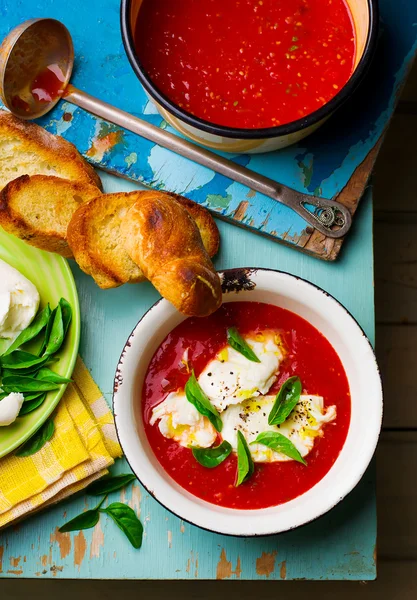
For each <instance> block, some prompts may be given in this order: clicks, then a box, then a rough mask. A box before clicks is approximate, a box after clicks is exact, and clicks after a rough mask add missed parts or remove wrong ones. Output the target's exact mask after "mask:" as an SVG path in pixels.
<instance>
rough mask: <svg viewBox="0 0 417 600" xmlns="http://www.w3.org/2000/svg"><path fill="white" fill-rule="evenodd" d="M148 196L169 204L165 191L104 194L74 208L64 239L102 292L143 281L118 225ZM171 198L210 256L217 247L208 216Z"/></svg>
mask: <svg viewBox="0 0 417 600" xmlns="http://www.w3.org/2000/svg"><path fill="white" fill-rule="evenodd" d="M149 194H151V195H153V194H158V197H160V198H162V201H166V202H170V201H171V195H170V194H167V193H165V192H154V191H137V192H128V193H122V192H121V193H116V194H104V195H102V196H101V197H98V198H95V199H93V200H92V201H91V202H89V203H88V204H86V205H84V206H81V207H80V208H79V209H77V210H76V212H75V213H74V215H73V217H72V219H71V221H70V223H69V225H68V231H67V239H68V244H69V246H70V248H71V250H72V252H73V254H74V257H75V260H76V261H77V263H78V264H79V266H80V267H81V269H82V270H83V271H84V272H85V273H88V274H89V275H91V276H92V277H93V278H94V280H95V281H96V283H97V285H99V286H100V287H101V288H103V289H108V288H113V287H117V286H119V285H122V284H123V283H138V282H140V281H144V280H145V276H144V275H143V273H142V270H141V269H140V267H139V266H138V265H137V264H136V263H135V262H134V261H133V260H132V259H131V258H130V256H129V254H128V253H127V251H126V244H125V239H124V234H123V233H122V231H121V225H122V222H123V219H124V218H125V216H126V214H127V212H128V210H129V209H130V208H131V207H132V206H133V204H135V202H141V201H145V200H146V198H147V197H148V195H149ZM175 198H176V200H177V201H178V202H180V203H182V204H183V205H184V207H185V208H186V210H187V211H188V212H189V213H190V214H191V215H192V216H193V218H194V219H195V220H196V222H197V226H198V227H199V228H200V233H201V234H202V237H203V243H204V246H205V248H206V249H207V251H208V253H209V254H210V255H211V256H212V255H214V254H215V253H216V252H217V250H218V247H219V231H218V229H217V226H216V224H215V222H214V220H213V218H212V216H211V215H210V213H209V212H208V211H207V210H206V209H205V208H203V207H201V206H199V205H198V204H196V203H195V202H192V201H191V200H187V199H186V198H183V197H182V196H177V195H175Z"/></svg>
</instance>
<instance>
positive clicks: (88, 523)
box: [59, 508, 100, 533]
mask: <svg viewBox="0 0 417 600" xmlns="http://www.w3.org/2000/svg"><path fill="white" fill-rule="evenodd" d="M99 519H100V513H99V511H98V510H96V509H95V508H93V509H91V510H86V511H85V512H83V513H81V514H80V515H78V516H77V517H75V518H74V519H71V521H68V523H65V525H63V526H62V527H60V528H59V531H60V532H61V533H67V532H68V531H80V530H81V529H91V528H92V527H95V526H96V525H97V523H98V521H99Z"/></svg>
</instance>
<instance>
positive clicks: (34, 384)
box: [1, 375, 59, 394]
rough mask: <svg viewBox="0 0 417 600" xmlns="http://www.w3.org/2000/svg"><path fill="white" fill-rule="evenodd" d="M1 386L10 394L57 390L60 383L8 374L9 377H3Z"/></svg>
mask: <svg viewBox="0 0 417 600" xmlns="http://www.w3.org/2000/svg"><path fill="white" fill-rule="evenodd" d="M1 387H2V388H3V390H4V391H5V392H8V393H9V394H10V392H49V391H50V390H57V389H58V388H59V384H58V383H53V382H50V381H42V380H38V379H35V378H34V377H18V376H15V377H14V376H13V375H8V376H7V377H3V379H2V382H1Z"/></svg>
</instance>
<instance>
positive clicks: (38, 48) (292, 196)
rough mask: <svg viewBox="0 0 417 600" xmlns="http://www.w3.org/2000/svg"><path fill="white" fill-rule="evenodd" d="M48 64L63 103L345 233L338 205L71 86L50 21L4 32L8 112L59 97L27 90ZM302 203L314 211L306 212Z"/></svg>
mask: <svg viewBox="0 0 417 600" xmlns="http://www.w3.org/2000/svg"><path fill="white" fill-rule="evenodd" d="M51 65H58V67H59V69H60V73H62V77H61V78H62V90H65V91H63V96H64V97H65V100H66V101H67V102H71V103H72V104H75V105H76V106H79V107H80V108H83V109H85V110H87V111H89V112H90V113H92V114H94V115H96V116H97V117H100V118H102V119H105V120H106V121H110V122H111V123H114V124H115V125H119V126H120V127H124V128H125V129H128V130H129V131H132V132H133V133H137V134H139V135H140V136H142V137H144V138H146V139H147V140H150V141H151V142H154V143H156V144H158V145H159V146H162V147H164V148H167V149H169V150H172V151H173V152H175V153H177V154H180V155H181V156H184V157H185V158H188V159H190V160H193V161H194V162H196V163H198V164H200V165H203V166H205V167H208V168H209V169H212V170H213V171H216V172H217V173H221V174H222V175H224V176H226V177H228V178H229V179H232V180H234V181H238V182H239V183H242V184H243V185H245V186H247V187H248V188H250V189H252V190H255V191H257V192H260V193H261V194H265V196H269V197H270V198H273V199H274V200H276V201H277V202H281V203H282V204H285V205H286V206H289V207H290V208H292V209H293V210H294V211H295V212H296V213H298V214H299V215H300V216H301V217H302V218H303V219H304V220H305V221H307V222H308V223H309V224H310V225H311V226H313V227H314V228H315V229H317V230H318V231H320V232H321V233H323V234H324V235H326V236H328V237H331V238H340V237H343V236H344V235H346V233H347V232H348V230H349V228H350V226H351V223H352V218H351V215H350V212H349V210H348V209H347V208H346V207H345V206H344V205H343V204H341V203H339V202H336V201H334V200H327V199H325V198H319V197H317V196H309V195H308V194H302V193H300V192H297V191H296V190H294V189H291V188H289V187H287V186H285V185H282V184H280V183H278V182H276V181H274V180H272V179H269V178H268V177H264V176H263V175H260V174H258V173H255V172H254V171H251V170H250V169H247V168H245V167H242V166H240V165H238V164H236V163H234V162H233V161H231V160H228V159H226V158H223V157H222V156H218V155H217V154H215V153H214V152H210V151H209V150H206V149H205V148H201V147H199V146H197V145H195V144H193V143H191V142H189V141H187V140H184V139H182V138H180V137H178V136H177V135H174V134H172V133H170V132H168V131H165V130H163V129H160V128H159V127H156V126H155V125H151V124H150V123H147V122H146V121H143V120H141V119H138V118H137V117H134V116H132V115H130V114H129V113H127V112H125V111H123V110H120V109H118V108H116V107H114V106H111V105H110V104H107V103H106V102H103V101H102V100H98V99H97V98H94V97H93V96H90V95H89V94H86V93H85V92H83V91H81V90H77V89H76V88H74V87H73V86H72V85H70V84H69V81H70V78H71V73H72V68H73V65H74V47H73V44H72V39H71V35H70V33H69V31H68V29H67V28H66V27H65V26H64V25H63V24H62V23H61V22H60V21H57V20H55V19H32V20H30V21H25V22H24V23H22V24H21V25H19V26H18V27H16V28H15V29H13V30H12V31H11V32H10V33H9V35H8V36H7V37H6V38H5V40H4V41H3V43H2V45H1V47H0V96H1V98H2V100H3V103H4V105H5V106H6V107H7V108H8V109H9V110H10V111H11V112H12V113H13V114H15V115H16V116H18V117H20V118H22V119H35V118H37V117H40V116H42V115H44V114H45V113H47V112H49V111H50V110H51V109H52V108H53V107H54V106H55V104H56V103H57V102H58V101H59V100H60V97H61V96H58V97H56V98H52V100H51V101H50V102H45V101H43V102H40V101H39V100H37V99H36V98H35V97H34V94H32V84H33V81H34V79H35V78H36V77H37V75H39V74H40V73H42V72H44V71H45V70H46V69H47V68H48V67H50V66H51ZM16 99H17V100H18V101H16ZM307 205H310V206H311V207H312V208H313V210H308V209H307V208H306V206H307Z"/></svg>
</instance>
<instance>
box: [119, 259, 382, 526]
mask: <svg viewBox="0 0 417 600" xmlns="http://www.w3.org/2000/svg"><path fill="white" fill-rule="evenodd" d="M221 276H222V278H223V290H224V293H223V302H238V301H242V300H245V301H250V302H265V303H269V304H275V305H277V306H280V307H282V308H286V309H288V310H290V311H293V312H295V313H297V314H298V315H300V316H301V317H303V318H304V319H306V320H307V321H309V322H310V323H311V324H312V325H314V327H316V328H317V329H318V330H319V331H320V332H321V333H322V334H323V335H324V336H325V337H326V338H327V339H328V340H329V342H330V343H331V345H332V346H333V348H334V349H335V350H336V352H337V354H338V355H339V357H340V359H341V361H342V364H343V366H344V368H345V371H346V375H347V377H348V380H349V386H350V392H351V400H352V416H351V423H350V427H349V431H348V436H347V439H346V442H345V445H344V446H343V449H342V451H341V453H340V455H339V457H338V458H337V460H336V462H335V463H334V465H333V466H332V468H331V469H330V471H329V472H328V473H327V475H326V476H325V477H324V478H323V479H322V480H321V481H320V482H319V483H318V484H317V485H315V486H314V487H313V488H311V489H310V490H308V491H307V492H306V493H305V494H302V495H301V496H299V497H298V498H295V499H294V500H291V501H290V502H287V503H286V504H281V505H279V506H273V507H270V508H264V509H258V510H237V509H230V508H222V507H219V506H215V505H214V504H210V503H208V502H205V501H204V500H201V499H199V498H197V497H195V496H193V495H192V494H190V493H189V492H187V491H186V490H185V489H183V488H182V487H181V486H179V485H178V484H177V483H176V482H175V481H174V480H173V479H171V478H170V476H169V475H168V474H167V473H166V472H165V471H164V469H163V468H162V466H161V465H160V464H159V462H158V460H157V459H156V457H155V455H154V453H153V451H152V449H151V447H150V446H149V443H148V440H147V437H146V434H145V431H144V428H143V422H142V415H141V410H140V401H141V391H142V385H143V380H144V377H145V373H146V370H147V368H148V365H149V362H150V360H151V358H152V356H153V354H154V352H155V351H156V349H157V348H158V346H159V345H160V343H161V342H162V340H163V339H164V338H165V336H166V335H167V334H168V333H169V332H170V331H172V329H174V327H176V326H177V325H178V324H179V323H181V321H183V320H184V318H185V317H184V316H183V315H181V314H180V313H178V312H177V311H176V310H175V308H174V307H173V306H172V305H171V304H169V302H167V301H166V300H160V301H159V302H157V303H156V304H155V305H154V306H153V307H152V308H151V309H150V310H149V311H148V312H147V313H146V314H145V316H144V317H143V318H142V319H141V321H139V323H138V324H137V326H136V327H135V329H134V330H133V332H132V334H131V336H130V337H129V339H128V341H127V343H126V346H125V348H124V350H123V352H122V355H121V357H120V362H119V365H118V367H117V372H116V377H115V385H114V397H113V407H114V413H115V418H116V427H117V432H118V436H119V440H120V443H121V445H122V447H123V451H124V453H125V455H126V458H127V460H128V462H129V464H130V466H131V468H132V470H133V472H134V473H135V475H136V476H137V478H138V479H139V481H140V482H141V483H142V484H143V485H144V487H145V488H146V489H147V490H148V491H149V493H150V494H152V496H154V498H155V499H156V500H158V501H159V502H160V503H161V504H162V505H163V506H165V507H166V508H167V509H168V510H170V511H171V512H173V513H174V514H176V515H177V516H178V517H180V518H181V519H184V520H186V521H188V522H190V523H193V524H194V525H198V526H199V527H203V528H204V529H208V530H210V531H215V532H218V533H222V534H229V535H237V536H255V535H269V534H274V533H280V532H283V531H287V530H289V529H294V528H295V527H299V526H300V525H303V524H305V523H308V522H309V521H312V520H313V519H316V518H317V517H319V516H320V515H322V514H324V513H326V512H327V511H328V510H330V509H331V508H333V507H334V506H335V505H336V504H337V503H338V502H340V500H342V499H343V498H344V497H345V496H346V495H347V494H348V493H349V492H350V491H351V490H352V489H353V488H354V487H355V486H356V484H357V483H358V482H359V480H360V479H361V477H362V475H363V474H364V472H365V470H366V468H367V467H368V465H369V462H370V460H371V458H372V456H373V454H374V451H375V447H376V444H377V441H378V436H379V432H380V429H381V420H382V388H381V379H380V375H379V372H378V366H377V364H376V361H375V356H374V353H373V350H372V347H371V345H370V343H369V341H368V339H367V338H366V336H365V334H364V333H363V331H362V330H361V328H360V327H359V325H358V324H357V322H356V321H355V320H354V319H353V317H352V316H351V315H350V314H349V312H348V311H347V310H346V309H345V308H344V307H343V306H342V305H341V304H339V302H337V301H336V300H335V299H334V298H332V297H331V296H329V295H328V294H327V293H326V292H324V291H323V290H321V289H319V288H317V287H315V286H314V285H312V284H310V283H308V282H306V281H304V280H302V279H299V278H297V277H294V276H293V275H289V274H288V273H282V272H279V271H273V270H268V269H233V270H228V271H224V272H223V273H222V274H221Z"/></svg>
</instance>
